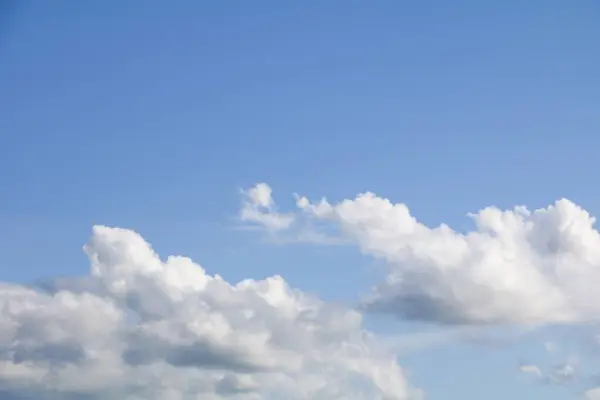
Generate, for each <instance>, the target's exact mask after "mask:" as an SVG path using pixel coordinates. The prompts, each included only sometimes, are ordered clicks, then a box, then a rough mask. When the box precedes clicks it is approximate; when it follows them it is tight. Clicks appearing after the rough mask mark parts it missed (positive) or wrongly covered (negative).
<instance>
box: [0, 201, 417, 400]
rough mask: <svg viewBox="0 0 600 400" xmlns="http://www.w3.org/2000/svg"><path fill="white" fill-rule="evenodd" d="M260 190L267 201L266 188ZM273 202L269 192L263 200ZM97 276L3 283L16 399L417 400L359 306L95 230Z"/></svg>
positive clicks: (5, 339)
mask: <svg viewBox="0 0 600 400" xmlns="http://www.w3.org/2000/svg"><path fill="white" fill-rule="evenodd" d="M263 194H264V193H263ZM257 198H258V199H259V200H258V202H259V204H262V205H264V204H268V198H269V197H268V196H266V197H262V198H261V197H257ZM85 252H86V254H87V255H88V257H89V259H90V262H91V273H90V276H88V277H86V278H82V279H72V280H70V279H63V280H57V281H55V282H53V283H52V284H50V285H46V287H45V290H40V289H36V288H27V287H23V286H19V285H13V284H2V285H0V326H2V329H0V364H1V365H0V397H2V398H6V399H38V398H44V399H54V398H56V399H58V398H60V399H70V398H73V399H81V398H90V399H113V398H123V399H131V400H134V399H160V400H163V399H167V400H169V399H208V400H210V399H215V400H216V399H273V400H277V399H290V400H293V399H298V400H300V399H327V400H330V399H357V400H358V399H365V400H366V399H368V400H371V399H382V400H401V399H415V398H418V397H419V396H421V394H420V393H419V392H418V391H416V390H413V389H411V388H410V387H409V385H408V384H407V382H406V380H405V377H404V375H403V371H402V369H401V368H400V367H399V365H398V364H397V362H396V360H395V356H394V355H393V354H392V353H390V352H389V351H388V349H387V348H386V347H385V346H384V345H383V344H382V342H380V341H378V339H377V338H376V337H375V336H374V335H373V334H370V333H368V332H366V331H365V330H364V329H363V328H362V318H361V315H360V314H359V313H357V312H356V311H352V310H347V309H341V308H339V307H337V306H334V305H331V304H328V303H325V302H322V301H320V300H318V299H316V298H314V297H312V296H309V295H307V294H306V293H303V292H301V291H298V290H294V289H292V288H290V287H289V286H288V285H287V284H286V282H285V281H284V280H283V279H282V278H281V277H278V276H275V277H271V278H268V279H265V280H259V281H256V280H245V281H242V282H239V283H237V284H235V285H232V284H229V283H228V282H226V281H224V280H223V279H222V278H221V277H219V276H209V275H208V274H207V273H206V272H205V270H204V269H203V268H202V267H201V266H200V265H198V264H195V263H193V262H192V261H191V260H190V259H188V258H185V257H169V258H167V259H166V260H161V259H160V258H159V257H158V256H157V254H155V253H154V251H153V250H152V248H151V247H150V245H149V244H148V243H147V242H146V241H145V240H144V239H143V238H142V237H140V236H139V235H138V234H137V233H135V232H133V231H130V230H125V229H119V228H108V227H104V226H96V227H94V229H93V235H92V237H91V239H90V241H89V242H88V244H86V246H85Z"/></svg>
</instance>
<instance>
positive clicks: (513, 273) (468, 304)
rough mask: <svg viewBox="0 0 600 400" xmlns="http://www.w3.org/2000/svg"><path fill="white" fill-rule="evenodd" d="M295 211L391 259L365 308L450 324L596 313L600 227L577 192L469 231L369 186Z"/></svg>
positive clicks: (484, 218) (486, 214) (492, 214)
mask: <svg viewBox="0 0 600 400" xmlns="http://www.w3.org/2000/svg"><path fill="white" fill-rule="evenodd" d="M297 205H298V207H299V208H300V209H301V210H302V212H301V213H300V214H298V215H297V216H296V219H298V218H299V217H300V215H304V216H305V217H306V218H307V219H317V220H321V221H328V222H330V223H332V224H333V225H335V226H336V227H338V228H339V230H340V231H341V233H342V235H343V236H344V238H345V239H347V240H348V241H350V242H351V243H355V244H356V245H357V246H359V247H360V249H361V250H362V251H363V252H364V253H366V254H369V255H372V256H374V257H378V258H381V259H384V260H386V261H387V265H388V267H389V268H388V270H387V276H386V277H385V279H384V280H383V282H381V283H380V284H379V285H377V286H376V287H375V288H374V289H373V291H372V293H371V294H370V295H369V296H368V297H367V298H366V299H365V301H364V306H365V307H366V308H367V309H369V310H373V311H377V312H386V313H391V314H394V315H397V316H399V317H402V318H411V319H420V320H428V321H435V322H440V323H449V324H489V323H522V324H540V323H563V322H574V321H580V320H585V319H591V318H596V316H597V315H598V312H599V311H600V303H598V302H597V300H596V292H597V283H598V282H600V234H599V233H598V231H597V230H596V229H594V227H593V225H594V222H595V219H594V218H593V217H591V216H590V215H589V214H588V213H587V212H586V211H585V210H583V209H582V208H580V207H579V206H577V205H576V204H574V203H572V202H571V201H569V200H565V199H562V200H559V201H557V202H556V203H555V204H553V205H550V206H548V207H547V208H543V209H539V210H535V211H533V212H532V211H529V210H528V209H527V208H525V207H521V206H520V207H515V208H514V209H512V210H500V209H498V208H496V207H488V208H485V209H483V210H481V211H479V212H478V213H476V214H472V215H471V217H472V218H473V219H474V221H475V225H476V228H475V229H474V230H473V231H471V232H467V233H460V232H457V231H455V230H452V229H451V228H450V227H449V226H447V225H444V224H442V225H440V226H438V227H434V228H431V227H428V226H426V225H424V224H422V223H420V222H419V221H418V220H417V219H416V218H415V217H414V216H412V215H411V213H410V211H409V209H408V207H407V206H406V205H405V204H402V203H392V202H391V201H390V200H388V199H385V198H381V197H378V196H376V195H375V194H373V193H364V194H360V195H358V196H357V197H356V198H354V199H347V200H343V201H341V202H338V203H334V204H332V203H330V202H328V201H327V200H326V199H323V200H321V201H320V202H316V203H312V202H310V201H309V200H308V199H307V198H305V197H299V198H298V200H297Z"/></svg>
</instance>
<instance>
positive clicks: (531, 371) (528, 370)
mask: <svg viewBox="0 0 600 400" xmlns="http://www.w3.org/2000/svg"><path fill="white" fill-rule="evenodd" d="M519 371H521V372H522V373H524V374H528V375H533V376H535V377H536V378H541V377H542V370H541V369H540V368H539V367H538V366H537V365H532V364H525V365H521V366H520V367H519Z"/></svg>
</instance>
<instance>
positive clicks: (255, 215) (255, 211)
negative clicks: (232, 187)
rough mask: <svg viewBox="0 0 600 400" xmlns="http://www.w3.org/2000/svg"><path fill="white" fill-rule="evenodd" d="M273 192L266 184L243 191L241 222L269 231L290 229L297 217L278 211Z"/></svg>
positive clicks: (259, 184)
mask: <svg viewBox="0 0 600 400" xmlns="http://www.w3.org/2000/svg"><path fill="white" fill-rule="evenodd" d="M272 192H273V191H272V190H271V187H270V186H269V185H267V184H266V183H258V184H256V185H255V186H253V187H252V188H250V189H247V190H243V191H242V194H243V197H244V198H243V200H242V208H241V210H240V216H239V217H240V220H241V221H242V222H246V223H250V224H253V226H258V227H263V228H265V229H267V230H269V231H280V230H285V229H288V228H289V227H290V226H291V225H292V224H293V223H294V220H295V217H294V215H293V214H282V213H278V212H277V211H276V206H275V201H274V200H273V197H272Z"/></svg>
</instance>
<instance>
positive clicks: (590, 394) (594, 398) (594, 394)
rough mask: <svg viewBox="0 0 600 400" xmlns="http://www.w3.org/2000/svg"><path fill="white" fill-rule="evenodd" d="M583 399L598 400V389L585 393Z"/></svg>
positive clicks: (599, 396)
mask: <svg viewBox="0 0 600 400" xmlns="http://www.w3.org/2000/svg"><path fill="white" fill-rule="evenodd" d="M584 398H585V400H600V387H598V388H594V389H590V390H588V391H586V392H585V394H584Z"/></svg>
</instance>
